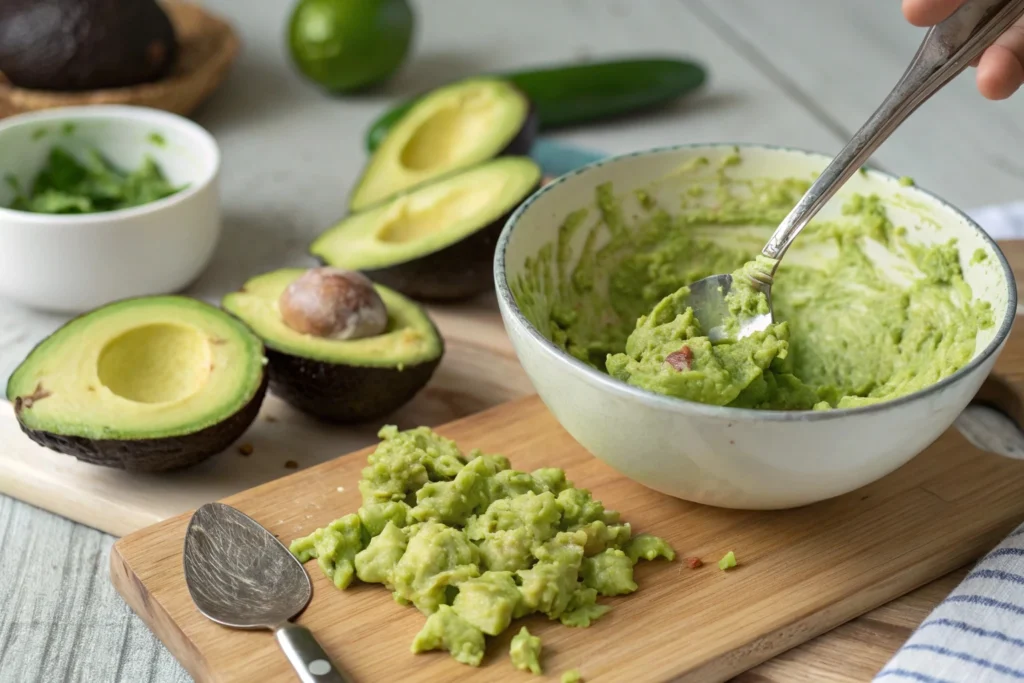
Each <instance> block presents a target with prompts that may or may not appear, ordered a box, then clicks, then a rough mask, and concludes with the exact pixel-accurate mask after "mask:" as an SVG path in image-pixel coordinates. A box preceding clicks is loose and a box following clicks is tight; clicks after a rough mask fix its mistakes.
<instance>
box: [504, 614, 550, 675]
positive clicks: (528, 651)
mask: <svg viewBox="0 0 1024 683" xmlns="http://www.w3.org/2000/svg"><path fill="white" fill-rule="evenodd" d="M540 648H541V645H540V638H538V637H537V636H531V635H530V631H529V630H528V629H527V628H526V627H525V626H524V627H522V628H521V629H519V633H517V634H516V635H514V636H512V642H511V643H510V644H509V648H508V655H509V657H510V658H511V659H512V666H514V667H515V668H517V669H519V670H520V671H529V672H530V673H534V674H540V673H542V669H541V666H540Z"/></svg>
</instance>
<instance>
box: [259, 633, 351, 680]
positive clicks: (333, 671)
mask: <svg viewBox="0 0 1024 683" xmlns="http://www.w3.org/2000/svg"><path fill="white" fill-rule="evenodd" d="M274 637H275V638H277V644H278V645H280V646H281V649H282V650H284V654H285V656H286V657H288V661H289V662H291V665H292V668H293V669H295V673H296V674H298V676H299V680H301V681H302V683H354V681H353V680H352V679H351V678H349V677H348V676H347V675H346V674H345V673H344V672H342V671H341V670H340V669H339V668H338V667H336V666H335V665H334V662H332V661H331V658H330V657H328V656H327V653H326V652H324V649H323V648H322V647H320V643H318V642H316V638H314V637H313V634H312V633H311V632H310V630H309V629H308V628H306V627H304V626H299V625H297V624H285V625H283V626H280V627H278V628H277V629H276V630H275V631H274Z"/></svg>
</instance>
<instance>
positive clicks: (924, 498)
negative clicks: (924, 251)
mask: <svg viewBox="0 0 1024 683" xmlns="http://www.w3.org/2000/svg"><path fill="white" fill-rule="evenodd" d="M983 395H984V396H986V397H990V398H991V399H992V400H994V401H997V402H998V405H999V406H1000V407H1002V408H1003V409H1005V410H1007V411H1009V412H1010V413H1011V415H1012V416H1013V417H1015V418H1018V419H1019V418H1020V417H1022V416H1024V415H1021V401H1020V397H1021V396H1022V395H1024V328H1018V329H1017V330H1016V331H1015V333H1014V334H1013V335H1012V337H1011V340H1010V342H1009V343H1008V346H1007V348H1006V350H1005V351H1004V353H1003V355H1002V357H1001V358H1000V362H999V363H998V365H997V368H996V371H995V372H994V373H993V378H992V379H991V380H990V382H989V384H987V385H986V388H985V389H984V390H983ZM907 428H908V429H913V425H907ZM439 431H440V432H441V433H442V434H445V435H446V436H449V437H451V438H454V439H456V440H457V441H458V442H459V444H460V445H461V446H462V447H463V448H464V449H465V450H468V449H470V448H482V449H483V450H485V451H491V452H501V453H504V454H506V455H508V456H509V458H510V459H511V460H512V463H513V466H514V467H516V468H518V469H525V470H530V469H533V468H536V467H542V466H555V467H562V468H564V469H565V470H566V471H567V473H568V475H569V478H570V479H572V480H573V481H574V482H575V483H576V485H577V486H583V487H586V488H589V489H591V490H592V491H593V493H594V495H595V497H597V498H599V499H600V500H602V501H604V502H605V504H606V505H607V506H608V507H610V508H613V509H617V510H619V511H621V512H622V513H623V516H624V518H625V519H626V520H628V521H630V522H631V523H632V524H633V528H634V530H635V531H636V532H650V533H655V534H658V535H661V536H664V537H665V538H667V539H668V540H669V541H670V542H671V543H672V544H673V546H674V547H675V548H676V549H677V550H678V551H679V553H680V555H681V557H687V556H698V557H701V558H702V559H703V560H704V561H705V562H706V564H705V566H704V567H702V568H700V569H696V570H693V569H688V568H687V566H686V564H685V562H682V561H676V562H674V563H666V562H654V563H642V564H641V565H640V566H639V567H638V569H637V581H638V583H639V584H640V590H639V591H638V592H637V593H635V594H634V595H632V596H628V597H625V598H616V599H611V600H609V604H611V605H613V610H612V611H611V612H610V613H609V615H608V616H607V617H606V618H604V619H602V620H600V621H598V622H597V623H596V624H595V625H594V626H592V627H591V628H589V629H570V628H565V627H563V626H561V625H560V624H558V623H557V622H548V621H547V620H545V619H543V618H530V619H526V620H524V621H525V623H526V624H527V625H529V627H530V630H531V631H532V632H535V633H537V634H538V635H540V636H541V638H542V639H543V641H544V644H545V655H544V664H545V670H546V672H547V676H548V677H549V679H550V678H555V677H557V676H558V675H559V674H560V673H561V672H562V671H564V670H566V669H569V668H572V667H579V668H580V669H581V671H582V673H583V676H584V680H586V681H593V682H596V681H622V680H624V679H626V678H628V679H629V680H630V681H637V682H640V681H668V680H677V681H699V682H701V683H706V682H709V681H721V680H726V679H727V678H729V677H731V676H733V675H735V674H737V673H739V672H742V671H745V670H747V669H749V668H750V667H753V666H755V665H757V664H759V663H761V662H763V661H765V660H767V659H769V658H771V657H773V656H774V655H776V654H778V653H780V652H782V651H784V650H787V649H789V648H791V647H793V646H795V645H797V644H800V643H803V642H804V641H806V640H808V639H810V638H812V637H814V636H815V635H817V634H820V633H823V632H825V631H827V630H829V629H831V628H833V627H835V626H837V625H838V624H841V623H843V622H844V621H847V620H849V619H851V618H853V617H855V616H857V615H859V614H862V613H864V612H866V611H868V610H870V609H872V608H874V607H876V606H878V605H881V604H882V603H885V602H888V601H889V600H892V599H893V598H895V597H897V596H900V595H903V594H904V593H906V592H908V591H910V590H912V589H914V588H916V587H918V586H920V585H922V584H924V583H927V582H928V581H931V580H933V579H935V578H938V577H940V576H942V575H944V574H946V573H948V572H950V571H952V570H953V569H955V568H957V567H960V566H962V565H964V564H965V563H967V562H969V561H971V560H972V559H974V558H976V557H978V556H979V555H980V554H982V553H983V552H984V551H986V550H987V549H989V548H990V547H992V546H993V545H994V544H995V543H996V542H998V540H999V539H1000V538H1002V537H1003V536H1004V535H1005V534H1006V533H1007V532H1009V530H1010V529H1011V528H1013V527H1014V526H1015V525H1016V524H1018V523H1019V522H1020V521H1021V520H1022V519H1024V497H1022V496H1021V495H1020V492H1021V490H1022V489H1024V462H1022V461H1016V460H1010V459H1007V458H1002V457H999V456H996V455H992V454H989V453H985V452H982V451H980V450H978V449H976V448H974V447H973V446H971V445H970V444H969V443H968V442H967V441H966V439H964V438H963V437H962V436H961V435H960V434H959V433H958V432H956V431H955V430H952V429H951V430H950V431H948V432H947V433H946V434H944V435H943V437H942V438H941V439H939V441H937V442H936V443H935V444H933V445H932V446H931V447H930V448H928V449H927V450H926V451H925V452H924V453H922V454H920V455H919V456H918V457H916V458H915V459H913V460H912V461H911V462H910V463H908V464H907V465H906V466H904V467H903V468H901V469H900V470H898V471H896V472H894V473H893V474H891V475H889V476H888V477H886V478H884V479H882V480H881V481H879V482H876V483H874V484H872V485H870V486H867V487H865V488H863V489H861V490H858V491H855V492H853V493H850V494H848V495H845V496H842V497H840V498H837V499H833V500H830V501H825V502H823V503H819V504H816V505H813V506H808V507H805V508H802V509H797V510H789V511H782V512H768V513H766V512H744V511H732V510H721V509H715V508H710V507H704V506H700V505H695V504H691V503H686V502H683V501H680V500H676V499H673V498H670V497H668V496H663V495H661V494H657V493H654V492H652V491H650V490H648V489H646V488H644V487H642V486H640V485H638V484H636V483H633V482H631V481H629V480H628V479H625V478H624V477H622V476H621V475H619V474H618V473H616V472H615V471H614V470H612V469H611V468H609V467H607V466H606V465H604V464H603V463H601V462H600V461H598V460H596V459H595V458H593V457H591V456H590V455H589V454H588V453H587V452H586V451H585V450H584V449H583V448H582V447H580V446H579V445H578V444H577V443H576V442H575V441H574V440H573V439H572V438H571V437H570V436H569V435H568V434H567V433H566V432H565V431H564V430H563V429H562V428H561V427H560V426H559V425H558V423H557V422H556V421H555V420H554V419H553V418H552V417H551V416H550V414H549V413H548V412H547V410H546V409H545V407H544V406H543V404H542V403H541V402H540V400H539V399H537V398H536V397H529V398H526V399H520V400H517V401H514V402H511V403H507V404H505V405H502V406H499V407H497V408H494V409H491V410H488V411H486V412H484V413H481V414H478V415H474V416H471V417H469V418H465V419H463V420H460V421H457V422H454V423H452V424H449V425H446V426H444V427H441V428H440V429H439ZM823 447H827V445H823ZM368 452H369V449H366V450H364V451H360V452H358V453H354V454H352V455H350V456H346V457H343V458H338V459H336V460H333V461H330V462H326V463H323V464H321V465H318V466H316V467H313V468H310V469H308V470H305V471H302V472H298V473H296V474H293V475H291V476H288V477H286V478H284V479H279V480H277V481H273V482H270V483H268V484H264V485H262V486H259V487H257V488H254V489H251V490H248V491H245V492H243V493H240V494H238V495H234V496H231V497H229V498H227V499H226V502H227V503H229V504H231V505H234V506H236V507H238V508H240V509H241V510H243V511H245V512H246V513H248V514H249V515H251V516H252V517H254V518H255V519H256V520H257V521H259V522H260V523H262V524H264V525H265V526H266V527H267V528H268V529H270V530H271V531H272V532H273V533H275V534H276V535H278V537H280V538H281V539H282V540H284V541H285V542H288V541H289V540H291V539H292V538H294V537H296V536H301V535H305V534H308V533H310V532H311V531H313V529H315V528H316V527H318V526H322V525H324V524H326V523H327V522H329V521H330V520H332V519H334V518H335V517H339V516H341V515H342V514H345V513H347V512H352V511H354V510H355V509H356V508H357V507H358V505H359V494H358V491H357V488H356V483H357V481H358V479H359V471H360V469H361V468H362V467H363V465H364V462H365V456H366V454H367V453H368ZM188 518H189V515H188V514H185V515H180V516H178V517H175V518H173V519H170V520H167V521H165V522H162V523H160V524H157V525H155V526H153V527H150V528H147V529H144V530H142V531H140V532H137V533H135V534H132V535H130V536H128V537H127V538H124V539H122V540H121V541H119V542H118V543H117V544H116V545H115V547H114V550H113V552H112V554H111V577H112V580H113V582H114V584H115V586H116V587H117V589H118V590H119V591H120V592H121V594H122V595H123V596H124V598H125V600H126V601H127V602H128V604H129V605H131V606H132V608H133V609H135V610H136V611H137V612H138V613H139V614H140V615H141V616H142V618H143V619H144V620H145V621H146V622H147V623H148V624H149V626H150V628H152V629H153V631H154V632H155V633H156V634H157V635H158V636H159V637H160V638H161V639H162V640H163V642H164V643H165V644H166V645H167V646H168V648H169V649H170V650H171V651H172V652H173V653H174V654H175V655H176V656H177V657H178V658H179V659H180V660H181V662H182V663H183V664H184V665H185V667H186V668H187V669H188V670H189V671H190V672H191V673H192V675H193V676H194V677H195V678H196V679H197V680H198V681H245V682H246V683H248V682H249V681H253V680H274V681H278V680H280V681H289V680H297V679H296V678H295V677H294V675H293V674H292V673H291V671H290V669H289V668H288V664H287V662H286V660H285V659H284V656H283V655H282V654H281V653H280V652H279V651H278V649H277V646H276V644H275V643H274V641H273V638H272V636H271V635H270V634H268V633H253V632H241V631H232V630H229V629H225V628H222V627H220V626H217V625H216V624H214V623H212V622H210V621H208V620H206V619H205V618H204V617H202V616H201V615H200V614H199V613H198V612H197V611H196V610H195V608H194V606H193V604H192V602H191V600H190V599H189V596H188V592H187V588H186V586H185V582H184V578H183V575H182V566H181V559H180V556H181V550H182V543H183V538H184V533H185V528H186V525H187V523H188ZM728 550H734V551H735V552H736V554H737V556H738V557H739V560H740V565H741V566H740V567H739V568H738V569H737V570H735V571H731V572H727V573H726V572H721V571H719V570H718V569H717V567H715V561H717V559H718V558H719V557H721V556H722V555H724V554H725V553H726V552H727V551H728ZM311 569H312V571H311V574H312V575H313V578H314V595H313V600H312V602H311V604H310V606H309V608H308V609H307V610H306V611H305V612H304V613H303V615H302V616H301V617H300V619H299V622H300V623H302V624H305V625H306V626H308V627H310V628H311V629H313V631H314V632H315V633H316V634H317V636H318V638H319V639H320V640H321V642H322V643H323V645H324V647H325V648H326V649H327V650H328V652H329V653H330V654H331V655H332V657H334V658H336V659H337V661H338V662H339V663H341V664H342V665H343V666H345V667H346V668H347V669H348V670H349V671H350V672H351V673H352V674H353V675H354V676H355V678H356V680H358V681H388V682H390V681H424V682H426V681H441V680H444V681H493V680H502V681H506V680H507V681H529V680H534V678H533V677H531V676H529V675H528V674H524V673H522V672H518V671H516V670H514V669H513V668H512V667H511V665H510V664H509V662H508V659H507V651H508V637H509V635H510V634H511V633H512V631H510V632H509V633H508V634H506V635H505V636H504V637H498V638H495V639H492V640H491V642H490V643H489V647H488V655H487V657H486V658H485V660H484V665H483V666H482V667H481V668H479V669H474V668H470V667H466V666H463V665H461V664H458V663H456V662H455V661H454V660H452V659H451V658H450V657H449V656H448V655H447V654H445V653H430V654H425V655H412V654H410V653H409V650H408V648H409V644H410V642H411V641H412V638H413V636H414V635H415V633H416V632H417V631H418V629H419V628H420V627H421V626H422V624H423V616H422V615H421V614H419V613H418V612H417V611H416V610H414V609H412V608H407V607H401V606H399V605H397V604H395V603H394V602H393V601H392V599H391V597H390V595H389V594H388V592H387V591H386V590H384V589H383V588H382V587H380V586H356V587H354V588H352V589H350V590H348V591H344V592H343V591H338V590H336V589H335V588H334V587H333V586H332V585H331V584H330V582H329V581H328V580H327V579H326V578H324V577H323V576H322V574H321V573H320V571H319V570H318V569H317V568H316V567H315V565H311Z"/></svg>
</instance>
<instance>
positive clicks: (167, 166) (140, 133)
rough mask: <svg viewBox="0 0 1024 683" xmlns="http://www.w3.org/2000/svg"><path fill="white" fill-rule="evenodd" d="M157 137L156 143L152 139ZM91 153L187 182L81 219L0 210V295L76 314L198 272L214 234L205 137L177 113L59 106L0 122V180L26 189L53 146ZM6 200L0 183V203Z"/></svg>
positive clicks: (7, 192) (216, 225)
mask: <svg viewBox="0 0 1024 683" xmlns="http://www.w3.org/2000/svg"><path fill="white" fill-rule="evenodd" d="M160 140H163V142H162V143H159V141H160ZM58 143H59V144H61V145H64V146H66V147H67V148H68V149H69V150H71V151H72V152H76V151H78V152H81V151H85V150H86V149H88V148H95V149H98V150H99V151H100V152H101V153H103V154H104V155H105V156H106V157H107V158H108V159H109V160H110V161H111V162H112V163H113V164H115V165H117V166H119V167H121V168H125V169H128V170H133V169H135V168H138V167H139V165H140V164H141V163H142V161H143V159H144V158H145V156H146V155H150V156H152V157H153V159H154V160H155V161H156V162H157V164H159V166H160V169H161V170H162V171H163V172H164V174H165V175H166V176H167V178H168V179H169V180H170V181H171V182H172V183H175V184H184V183H187V184H188V187H187V188H186V189H184V190H182V191H180V192H178V193H176V194H174V195H171V196H170V197H166V198H164V199H161V200H159V201H156V202H152V203H150V204H146V205H143V206H139V207H135V208H131V209H123V210H120V211H110V212H105V213H94V214H82V215H49V214H35V213H28V212H24V211H14V210H11V209H8V208H0V297H5V298H9V299H12V300H14V301H17V302H18V303H20V304H23V305H26V306H31V307H33V308H39V309H44V310H50V311H59V312H64V313H78V312H81V311H85V310H88V309H91V308H94V307H96V306H99V305H102V304H105V303H107V302H109V301H113V300H115V299H122V298H126V297H131V296H141V295H147V294H165V293H170V292H175V291H178V290H181V289H183V288H184V287H186V286H187V285H188V284H189V283H191V282H192V281H193V280H195V279H196V278H197V277H198V276H199V274H200V273H201V272H202V271H203V269H204V268H205V266H206V264H207V263H208V262H209V260H210V258H211V256H212V255H213V250H214V248H215V247H216V244H217V240H218V238H219V236H220V229H221V221H220V208H219V197H218V189H217V180H218V175H219V173H220V152H219V150H218V148H217V144H216V143H215V142H214V140H213V137H212V136H211V135H210V134H209V133H207V132H206V131H205V130H204V129H203V128H202V127H200V126H199V125H197V124H195V123H193V122H192V121H189V120H188V119H186V118H183V117H181V116H177V115H175V114H170V113H167V112H163V111H158V110H155V109H147V108H144V107H124V106H88V107H68V108H61V109H53V110H47V111H43V112H38V113H32V114H22V115H19V116H13V117H11V118H9V119H5V120H3V121H0V179H2V178H4V177H6V176H7V175H8V174H11V175H13V176H14V177H16V178H18V180H19V181H20V183H21V185H22V186H23V187H31V183H32V180H33V179H34V178H35V176H36V174H37V173H38V171H39V169H40V168H41V167H42V166H43V165H44V163H45V161H46V157H47V155H48V154H49V152H50V150H51V148H52V147H53V146H54V145H55V144H58ZM13 198H14V192H13V189H12V188H11V187H9V185H8V183H6V182H3V183H0V207H7V206H9V205H10V204H11V202H12V200H13Z"/></svg>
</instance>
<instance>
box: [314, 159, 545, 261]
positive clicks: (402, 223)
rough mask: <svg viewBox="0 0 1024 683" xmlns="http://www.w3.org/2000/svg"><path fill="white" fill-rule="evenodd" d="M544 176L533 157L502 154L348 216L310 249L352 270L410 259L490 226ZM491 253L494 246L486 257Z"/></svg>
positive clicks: (512, 207) (489, 256)
mask: <svg viewBox="0 0 1024 683" xmlns="http://www.w3.org/2000/svg"><path fill="white" fill-rule="evenodd" d="M540 179H541V169H540V167H539V166H538V165H537V164H536V163H535V162H534V161H533V160H532V159H529V158H527V157H501V158H498V159H495V160H493V161H489V162H487V163H484V164H481V165H479V166H477V167H475V168H472V169H470V170H468V171H465V172H462V173H459V174H456V175H453V176H450V177H448V178H445V179H443V180H439V181H438V182H436V183H431V184H430V185H427V186H425V187H422V188H419V189H417V190H413V191H411V192H409V193H408V194H404V195H401V196H399V197H397V198H395V199H393V200H391V201H389V202H387V203H385V204H382V205H381V206H378V207H375V208H373V209H370V210H368V211H364V212H362V213H358V214H355V215H352V216H349V217H348V218H345V219H344V220H342V221H341V222H340V223H338V224H337V225H336V226H334V227H333V228H331V229H330V230H328V231H327V232H325V233H323V234H322V235H321V236H320V237H319V238H317V239H316V241H314V242H313V244H312V246H311V247H310V252H311V253H312V254H313V256H316V257H318V258H320V259H321V260H322V261H324V262H325V263H328V264H330V265H332V266H335V267H338V268H348V269H352V270H374V269H378V268H385V267H388V266H392V265H395V264H399V263H405V262H407V261H412V260H415V259H417V258H420V257H422V256H426V255H427V254H431V253H433V252H436V251H439V250H441V249H444V248H445V247H447V246H450V245H452V244H454V243H456V242H459V241H460V240H463V239H465V238H466V237H468V236H470V235H472V234H473V233H475V232H477V231H479V230H481V229H483V228H487V227H489V226H491V225H492V224H493V223H494V221H496V220H498V219H500V218H502V217H503V216H505V215H506V214H507V213H508V212H509V211H511V210H512V209H514V208H515V207H516V206H517V205H518V204H519V203H520V202H522V201H523V200H524V199H525V198H526V197H527V196H528V195H529V194H530V193H531V192H533V190H534V189H535V188H536V187H537V186H538V184H539V183H540ZM493 256H494V254H493V248H492V250H491V253H489V254H487V256H486V258H487V259H488V260H490V259H492V258H493ZM441 276H443V274H439V277H441Z"/></svg>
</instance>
